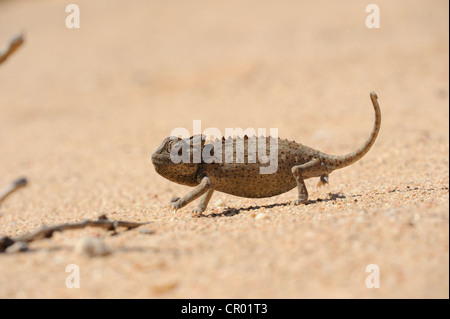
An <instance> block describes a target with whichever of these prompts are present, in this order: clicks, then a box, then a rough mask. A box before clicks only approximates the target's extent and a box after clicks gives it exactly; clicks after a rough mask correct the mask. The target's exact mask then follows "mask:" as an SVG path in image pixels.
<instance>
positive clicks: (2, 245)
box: [0, 215, 148, 253]
mask: <svg viewBox="0 0 450 319" xmlns="http://www.w3.org/2000/svg"><path fill="white" fill-rule="evenodd" d="M146 224H148V223H137V222H128V221H120V220H116V221H113V220H109V219H108V218H107V217H106V216H105V215H102V216H100V217H99V219H98V220H85V221H82V222H78V223H66V224H60V225H55V226H42V227H41V228H40V229H38V230H35V231H33V232H31V233H28V234H25V235H23V236H18V237H15V238H9V237H2V238H0V253H1V252H4V251H5V250H6V248H8V247H9V246H11V245H13V244H14V243H18V242H22V243H29V242H32V241H35V240H39V239H43V238H50V237H52V236H53V233H54V232H57V231H59V232H62V231H64V230H71V229H82V228H85V227H100V228H105V229H107V230H112V231H115V230H116V229H117V228H118V227H125V228H127V229H133V228H136V227H139V226H142V225H146Z"/></svg>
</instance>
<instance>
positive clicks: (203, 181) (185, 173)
mask: <svg viewBox="0 0 450 319" xmlns="http://www.w3.org/2000/svg"><path fill="white" fill-rule="evenodd" d="M370 99H371V101H372V105H373V108H374V111H375V122H374V125H373V128H372V131H371V133H370V135H369V137H368V138H367V139H366V141H365V142H364V143H363V144H362V145H361V146H360V147H359V148H358V149H356V150H355V151H353V152H351V153H348V154H345V155H339V156H336V155H329V154H326V153H323V152H320V151H318V150H315V149H313V148H310V147H308V146H305V145H302V144H300V143H297V142H295V141H289V140H286V139H279V138H277V141H275V140H274V138H273V137H271V136H269V137H265V138H263V140H264V139H265V142H266V146H269V145H270V144H271V143H272V144H273V143H274V142H278V150H277V151H278V153H277V155H278V167H277V169H276V171H275V172H274V173H272V174H261V173H260V171H259V169H260V167H261V166H264V165H267V164H263V163H261V161H253V162H251V161H250V160H249V159H250V158H249V156H250V155H249V154H250V153H249V152H248V147H249V143H250V142H249V141H250V138H248V137H247V136H244V137H243V138H242V137H233V138H231V137H229V138H228V139H225V138H222V139H221V140H218V139H216V140H214V141H210V142H209V143H206V141H205V136H204V135H202V136H201V138H199V136H197V135H194V136H192V137H190V138H189V139H184V142H185V143H186V144H187V145H189V151H190V153H191V154H190V155H189V156H190V159H192V158H193V157H194V155H193V154H194V153H195V146H197V150H198V149H200V150H201V151H203V150H205V148H210V149H211V144H213V145H218V144H217V143H219V147H220V146H222V147H223V148H225V145H226V143H232V145H233V147H234V148H233V149H234V150H238V149H239V145H244V162H243V163H242V162H241V163H237V162H236V156H235V155H232V156H233V160H234V161H232V162H230V161H228V162H227V161H226V160H223V161H221V162H211V161H206V160H205V159H204V158H201V160H200V161H197V162H195V161H187V162H184V161H182V162H179V163H175V162H174V161H173V160H172V157H171V154H174V152H175V153H180V152H181V150H182V148H181V147H180V142H182V141H183V139H182V138H180V137H175V136H170V137H167V138H165V139H164V140H163V142H162V143H161V145H160V146H159V147H158V149H157V150H156V151H155V152H154V153H153V154H152V157H151V159H152V163H153V165H154V167H155V170H156V172H157V173H158V174H160V175H161V176H163V177H165V178H166V179H168V180H170V181H172V182H175V183H178V184H181V185H186V186H191V187H194V189H193V190H192V191H190V192H189V193H188V194H186V195H185V196H183V197H181V198H174V199H172V200H171V202H170V203H169V205H170V206H171V207H172V208H173V209H174V210H178V209H180V208H182V207H184V206H186V205H187V204H189V203H190V202H192V201H194V200H195V199H197V198H199V197H201V198H200V201H199V204H198V206H197V207H196V208H195V209H193V210H192V212H193V213H202V212H204V211H205V210H206V208H207V205H208V203H209V201H210V200H211V197H212V195H213V193H214V191H218V192H223V193H226V194H231V195H235V196H240V197H246V198H265V197H272V196H276V195H280V194H283V193H285V192H288V191H290V190H292V189H294V188H295V187H297V190H298V196H297V199H296V200H294V201H292V202H291V204H292V205H300V204H306V203H307V202H308V191H307V189H306V185H305V180H306V179H308V178H313V177H319V178H320V181H319V185H323V184H326V183H328V176H329V174H330V173H331V172H333V171H334V170H337V169H340V168H343V167H346V166H349V165H351V164H353V163H355V162H356V161H358V160H359V159H361V158H362V157H363V156H364V155H365V154H366V153H367V152H368V151H369V150H370V148H371V147H372V145H373V144H374V143H375V140H376V138H377V136H378V132H379V131H380V127H381V110H380V106H379V104H378V96H377V94H376V93H375V92H370ZM242 139H243V140H242ZM199 141H200V142H199ZM199 143H200V144H199ZM214 143H215V144H214ZM171 152H172V153H171ZM203 153H204V152H203ZM214 153H215V151H214ZM221 153H222V154H221V156H222V157H223V158H222V159H225V156H226V155H225V152H221ZM236 153H237V152H236ZM218 154H220V153H219V152H218ZM212 156H214V155H212Z"/></svg>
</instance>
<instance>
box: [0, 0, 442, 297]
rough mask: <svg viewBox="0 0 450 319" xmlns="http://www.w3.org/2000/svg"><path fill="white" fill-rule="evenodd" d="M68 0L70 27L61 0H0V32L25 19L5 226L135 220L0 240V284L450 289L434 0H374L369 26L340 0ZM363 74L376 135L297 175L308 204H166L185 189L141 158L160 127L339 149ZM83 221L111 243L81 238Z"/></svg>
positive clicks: (213, 290)
mask: <svg viewBox="0 0 450 319" xmlns="http://www.w3.org/2000/svg"><path fill="white" fill-rule="evenodd" d="M76 3H77V4H78V5H79V6H80V9H81V28H80V29H76V30H75V29H72V30H70V29H67V28H66V27H65V19H66V16H67V15H68V14H67V13H66V12H65V5H66V3H64V2H61V1H57V0H42V1H31V0H28V1H16V0H15V1H0V43H1V44H0V46H3V45H6V43H7V41H8V40H9V38H10V36H12V35H13V34H15V33H17V32H18V31H21V30H23V31H25V33H26V44H25V45H24V46H23V47H22V48H21V49H20V50H19V51H18V52H17V54H15V55H14V56H12V57H11V58H10V59H9V60H8V61H7V62H6V63H4V64H2V65H1V66H0V84H1V85H0V110H1V113H0V138H1V147H0V185H6V184H8V183H9V182H10V181H12V180H14V179H15V178H16V177H19V176H26V177H28V179H29V182H30V183H29V185H28V186H27V187H26V188H23V189H21V190H19V191H17V192H16V193H14V194H12V195H11V196H10V197H9V198H8V199H7V200H5V201H4V203H3V204H2V206H1V208H0V211H1V213H0V235H1V236H16V235H20V234H25V233H27V232H29V231H32V230H34V229H36V228H38V227H39V226H40V225H41V224H47V225H51V224H57V223H62V222H68V221H81V220H83V219H87V218H90V219H95V218H97V217H98V216H99V215H101V214H106V215H107V216H108V217H109V218H110V219H115V220H116V219H117V220H118V219H122V220H131V221H142V222H144V221H145V222H150V224H149V225H147V226H143V227H141V228H140V229H139V228H138V229H135V230H130V231H119V233H118V234H117V235H116V236H111V234H110V233H108V232H107V231H104V230H100V229H95V228H89V229H84V230H79V231H70V232H63V233H57V234H56V235H55V236H54V237H53V238H51V239H46V240H42V241H39V242H34V243H31V244H30V251H29V252H27V253H15V254H11V253H7V254H1V255H0V273H2V276H0V297H2V298H37V297H43V298H48V297H52V298H53V297H56V298H93V297H100V298H103V297H129V298H134V297H148V298H199V297H202V298H260V297H268V298H281V297H283V298H317V297H319V298H328V297H331V298H333V297H342V298H351V297H356V298H382V297H386V298H433V297H438V298H448V297H449V214H448V209H449V120H448V116H449V107H448V105H449V90H448V87H449V82H448V79H449V74H448V68H449V65H448V48H449V46H448V45H449V42H448V39H449V37H448V26H449V16H448V9H449V8H448V2H447V1H399V0H396V1H381V0H379V1H377V2H376V3H377V4H378V5H379V7H380V14H381V20H380V23H381V28H380V29H368V28H366V26H365V19H366V16H367V15H368V13H366V12H365V6H366V5H367V4H368V3H367V4H366V3H365V2H361V1H350V0H347V1H316V2H313V1H310V2H306V1H304V2H302V1H294V0H292V1H281V2H280V1H260V0H258V1H257V0H253V1H238V0H228V1H221V2H220V3H216V2H215V3H214V4H213V3H212V2H211V1H206V0H198V1H197V0H196V1H183V2H182V1H144V0H141V1H137V0H134V1H116V0H114V1H112V0H108V1H106V0H97V1H87V0H78V1H77V2H76ZM371 90H374V91H376V92H377V93H378V96H379V101H380V105H381V108H382V112H383V122H382V127H381V132H380V135H379V137H378V140H377V141H376V143H375V145H374V146H373V148H372V149H371V151H370V152H369V153H368V154H367V155H366V156H365V157H364V158H363V159H362V160H361V161H359V162H358V163H356V164H354V165H352V166H351V167H348V168H345V169H342V170H339V171H336V172H334V173H333V174H332V175H331V176H330V185H329V186H326V187H325V188H320V189H319V188H317V187H316V184H317V180H308V181H307V186H308V189H309V192H310V199H311V203H310V204H309V205H307V206H299V207H292V206H290V205H289V202H290V201H291V200H293V199H294V198H295V196H296V190H292V191H290V192H288V193H286V194H283V195H280V196H276V197H272V198H267V199H259V200H256V199H245V198H239V197H234V196H229V195H225V194H221V193H216V194H215V195H214V197H213V199H212V201H211V204H210V206H209V208H208V210H207V211H206V212H205V214H204V215H203V216H199V217H195V216H193V215H191V214H190V213H189V210H190V209H192V208H193V207H194V205H190V206H188V207H186V208H184V209H181V210H180V211H178V212H176V213H175V212H173V211H171V210H170V209H169V208H168V207H167V206H166V203H167V202H168V201H169V200H170V199H171V198H172V197H173V196H180V195H183V194H185V193H187V192H188V191H189V190H190V188H189V187H184V186H180V185H176V184H173V183H171V182H169V181H167V180H165V179H164V178H162V177H161V176H159V175H157V174H156V173H155V171H154V168H153V166H152V164H151V162H150V156H151V154H152V153H153V151H154V150H156V148H157V147H158V146H159V144H160V142H161V141H162V140H163V139H164V138H165V137H166V136H168V135H169V134H170V132H171V131H172V129H174V128H176V127H184V128H187V129H189V130H190V131H191V130H192V123H193V122H192V121H193V120H201V121H202V127H203V128H207V127H217V128H219V129H220V130H221V131H222V132H224V130H225V128H236V127H242V128H247V127H253V128H278V130H279V136H280V137H282V138H289V139H294V140H296V141H300V142H301V143H303V144H305V145H308V146H311V147H314V148H316V149H320V150H322V151H324V152H327V153H331V154H344V153H347V152H349V151H352V150H354V149H355V148H356V147H358V146H359V145H360V144H362V143H363V141H364V140H365V138H366V137H367V136H368V135H369V132H370V129H371V127H372V122H373V110H372V107H371V104H370V100H369V92H370V91H371ZM329 194H331V195H329ZM218 200H221V201H222V202H224V203H225V204H226V206H227V207H228V208H221V207H217V206H218V205H217V201H218ZM261 213H262V214H263V215H261ZM256 216H259V217H257V218H256ZM261 217H262V218H261ZM142 229H147V230H152V231H154V234H151V232H146V231H144V232H143V231H142ZM86 236H95V237H99V238H100V239H102V240H103V241H104V242H105V243H106V244H107V245H109V246H110V248H111V250H112V254H110V255H109V256H106V257H96V258H88V257H85V256H83V255H80V254H77V253H76V251H75V250H74V246H75V245H76V243H77V242H78V241H79V240H80V239H81V238H84V237H86ZM69 264H76V265H78V266H79V269H80V285H81V286H80V288H79V289H69V288H67V287H66V278H67V276H68V275H69V273H68V272H66V267H67V265H69ZM369 264H376V265H378V267H379V271H380V272H379V275H380V277H379V278H380V288H372V289H370V288H367V287H366V284H365V283H366V277H367V276H368V275H369V273H367V272H366V266H367V265H369Z"/></svg>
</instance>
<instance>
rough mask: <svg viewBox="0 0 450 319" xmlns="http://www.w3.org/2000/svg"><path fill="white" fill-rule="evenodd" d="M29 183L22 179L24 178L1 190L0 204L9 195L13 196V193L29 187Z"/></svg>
mask: <svg viewBox="0 0 450 319" xmlns="http://www.w3.org/2000/svg"><path fill="white" fill-rule="evenodd" d="M27 183H28V181H27V179H26V178H24V177H22V178H19V179H17V180H15V181H14V182H12V183H11V184H9V185H8V186H6V187H5V188H3V189H2V190H0V204H1V203H2V201H3V200H4V199H5V198H6V197H8V195H9V194H11V193H12V192H14V191H15V190H17V189H19V188H21V187H24V186H25V185H27Z"/></svg>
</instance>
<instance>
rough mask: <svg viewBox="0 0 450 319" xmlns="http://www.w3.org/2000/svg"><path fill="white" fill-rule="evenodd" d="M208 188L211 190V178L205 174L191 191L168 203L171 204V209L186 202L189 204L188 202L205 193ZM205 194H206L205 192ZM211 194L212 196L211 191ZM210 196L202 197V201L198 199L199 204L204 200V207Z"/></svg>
mask: <svg viewBox="0 0 450 319" xmlns="http://www.w3.org/2000/svg"><path fill="white" fill-rule="evenodd" d="M209 190H211V180H210V179H209V177H207V176H205V177H203V178H202V180H201V182H200V184H199V185H198V186H197V187H195V188H194V189H193V190H192V191H190V192H189V193H187V194H186V195H185V196H183V197H182V198H179V199H177V200H176V201H174V202H171V203H170V205H172V207H173V209H175V210H177V209H180V208H182V207H184V206H186V205H187V204H189V203H190V202H192V201H193V200H196V199H197V198H199V197H200V196H202V195H203V194H205V193H207V192H208V191H209ZM208 193H209V192H208ZM205 195H208V194H205ZM211 196H212V193H211ZM211 196H210V197H209V198H207V197H206V198H202V201H200V204H202V202H204V206H205V208H206V205H207V204H208V201H209V199H211ZM200 204H199V206H200Z"/></svg>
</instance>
